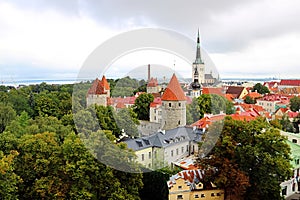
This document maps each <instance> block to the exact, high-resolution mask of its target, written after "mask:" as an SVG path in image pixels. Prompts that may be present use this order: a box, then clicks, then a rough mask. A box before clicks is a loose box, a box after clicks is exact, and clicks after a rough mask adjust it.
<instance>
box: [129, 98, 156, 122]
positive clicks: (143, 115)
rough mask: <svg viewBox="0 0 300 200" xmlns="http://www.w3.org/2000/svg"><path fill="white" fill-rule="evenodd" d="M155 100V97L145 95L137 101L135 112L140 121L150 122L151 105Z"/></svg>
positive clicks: (134, 107)
mask: <svg viewBox="0 0 300 200" xmlns="http://www.w3.org/2000/svg"><path fill="white" fill-rule="evenodd" d="M153 100H154V97H153V95H152V94H147V93H143V94H141V95H140V96H138V97H137V98H136V99H135V102H134V105H133V111H134V112H135V113H137V116H138V119H140V120H149V111H150V103H151V102H153Z"/></svg>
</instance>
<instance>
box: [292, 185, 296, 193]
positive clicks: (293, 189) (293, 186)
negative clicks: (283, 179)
mask: <svg viewBox="0 0 300 200" xmlns="http://www.w3.org/2000/svg"><path fill="white" fill-rule="evenodd" d="M295 186H296V184H295V183H293V185H292V191H293V192H294V191H295Z"/></svg>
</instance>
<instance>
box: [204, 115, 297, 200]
mask: <svg viewBox="0 0 300 200" xmlns="http://www.w3.org/2000/svg"><path fill="white" fill-rule="evenodd" d="M210 131H214V126H211V127H210V128H209V130H208V132H210ZM198 163H199V165H200V166H201V167H202V168H203V169H204V170H207V171H208V173H207V174H208V176H207V180H208V181H212V182H214V183H216V184H217V185H218V186H219V187H221V188H224V189H225V197H226V199H251V200H252V199H254V200H255V199H257V200H258V199H281V196H280V191H281V188H280V183H281V182H283V181H284V180H287V179H288V178H289V177H290V176H291V167H292V166H291V164H290V148H289V146H288V144H287V143H286V142H285V137H283V136H281V135H280V132H279V131H278V130H277V129H274V128H272V127H270V126H269V124H268V123H266V122H265V120H264V119H262V118H259V119H257V120H254V121H251V122H246V121H235V120H232V119H231V118H226V119H225V123H224V127H223V130H222V132H221V135H220V137H219V139H218V141H217V143H216V145H215V146H214V148H213V150H212V151H211V152H210V153H209V155H207V156H206V157H204V158H199V160H198Z"/></svg>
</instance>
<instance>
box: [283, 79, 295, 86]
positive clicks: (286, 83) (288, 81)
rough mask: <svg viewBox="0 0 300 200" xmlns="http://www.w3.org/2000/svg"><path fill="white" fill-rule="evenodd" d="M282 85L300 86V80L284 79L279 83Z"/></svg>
mask: <svg viewBox="0 0 300 200" xmlns="http://www.w3.org/2000/svg"><path fill="white" fill-rule="evenodd" d="M279 84H280V85H288V86H300V80H289V79H283V80H281V81H280V83H279Z"/></svg>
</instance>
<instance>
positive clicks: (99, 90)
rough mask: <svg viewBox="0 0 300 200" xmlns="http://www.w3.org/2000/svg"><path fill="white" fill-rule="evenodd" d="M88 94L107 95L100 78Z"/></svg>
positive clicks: (94, 82) (95, 81)
mask: <svg viewBox="0 0 300 200" xmlns="http://www.w3.org/2000/svg"><path fill="white" fill-rule="evenodd" d="M88 94H97V95H100V94H106V91H105V90H104V87H103V85H102V83H101V81H100V80H99V79H98V78H96V80H94V81H93V83H92V86H91V87H90V88H89V90H88Z"/></svg>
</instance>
